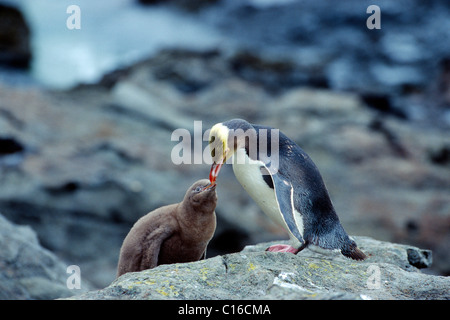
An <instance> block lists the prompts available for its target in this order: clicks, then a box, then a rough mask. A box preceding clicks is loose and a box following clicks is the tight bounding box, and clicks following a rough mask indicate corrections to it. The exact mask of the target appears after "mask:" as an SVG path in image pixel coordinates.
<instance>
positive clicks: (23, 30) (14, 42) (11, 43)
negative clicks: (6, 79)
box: [0, 4, 32, 69]
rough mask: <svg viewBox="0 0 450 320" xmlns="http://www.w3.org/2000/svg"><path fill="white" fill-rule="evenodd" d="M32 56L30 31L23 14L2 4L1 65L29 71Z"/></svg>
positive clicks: (0, 8) (0, 30) (0, 13)
mask: <svg viewBox="0 0 450 320" xmlns="http://www.w3.org/2000/svg"><path fill="white" fill-rule="evenodd" d="M31 56H32V53H31V45H30V30H29V27H28V24H27V22H26V21H25V19H24V17H23V15H22V13H21V12H20V11H19V10H18V9H16V8H14V7H11V6H8V5H5V4H0V65H4V66H7V67H13V68H25V69H27V68H28V67H29V65H30V62H31Z"/></svg>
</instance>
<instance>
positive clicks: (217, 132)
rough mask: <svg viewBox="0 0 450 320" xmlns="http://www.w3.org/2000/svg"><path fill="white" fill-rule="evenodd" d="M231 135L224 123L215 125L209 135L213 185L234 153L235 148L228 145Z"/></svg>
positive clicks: (210, 178) (210, 176) (210, 179)
mask: <svg viewBox="0 0 450 320" xmlns="http://www.w3.org/2000/svg"><path fill="white" fill-rule="evenodd" d="M229 133H230V129H229V128H228V127H227V126H225V125H223V123H217V124H215V125H214V126H213V127H212V128H211V131H210V133H209V148H210V150H211V157H212V159H213V164H212V166H211V171H210V172H209V181H211V184H215V182H216V178H217V176H218V175H219V171H220V169H221V168H222V165H223V164H224V163H225V162H226V161H227V159H228V158H229V157H231V156H232V155H233V153H234V148H230V146H229V145H228V137H229ZM231 150H233V151H231Z"/></svg>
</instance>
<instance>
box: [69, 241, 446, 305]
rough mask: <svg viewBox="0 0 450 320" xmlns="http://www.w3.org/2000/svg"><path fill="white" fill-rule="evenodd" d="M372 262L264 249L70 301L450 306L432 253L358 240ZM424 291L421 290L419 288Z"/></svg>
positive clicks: (150, 274) (131, 278)
mask: <svg viewBox="0 0 450 320" xmlns="http://www.w3.org/2000/svg"><path fill="white" fill-rule="evenodd" d="M356 241H357V242H358V245H359V246H360V247H361V248H362V250H365V252H366V253H368V254H369V256H370V257H369V259H367V260H366V261H365V262H354V261H351V260H348V259H346V258H344V257H342V256H340V255H332V256H323V255H321V254H316V253H314V252H312V251H310V250H309V249H306V250H305V251H304V252H301V253H300V254H299V255H293V254H289V253H288V254H286V253H271V252H265V251H264V250H265V248H267V247H268V246H269V245H270V244H273V243H265V244H259V245H257V246H251V247H247V248H245V249H244V250H243V251H242V252H240V253H234V254H227V255H223V256H217V257H214V258H211V259H207V260H203V261H199V262H194V263H185V264H172V265H165V266H159V267H157V268H155V269H151V270H146V271H142V272H137V273H128V274H125V275H123V276H121V277H120V278H118V279H117V280H115V281H114V282H113V283H112V284H111V285H110V286H108V287H107V288H105V289H102V290H99V291H91V292H88V293H85V294H82V295H79V296H74V297H71V299H95V300H97V299H189V300H199V299H200V300H202V299H231V300H234V299H237V300H242V299H244V300H248V299H258V300H263V299H270V300H291V299H292V300H303V299H322V300H330V299H333V300H334V299H344V300H372V299H381V300H392V299H401V300H408V299H416V300H417V299H423V300H428V299H430V300H431V299H449V298H450V294H449V292H448V288H449V286H450V279H449V278H448V277H442V276H431V275H426V274H423V273H421V272H418V271H417V270H418V269H416V267H414V266H412V264H411V263H414V264H416V265H419V264H418V260H416V259H415V258H413V257H420V258H419V260H420V261H422V262H425V263H427V262H429V261H428V258H427V257H428V256H429V252H428V251H423V250H420V249H417V248H414V247H408V246H402V245H397V244H391V243H383V242H380V241H377V240H373V239H371V238H366V237H361V238H357V239H356ZM417 283H420V284H421V285H420V286H418V285H417Z"/></svg>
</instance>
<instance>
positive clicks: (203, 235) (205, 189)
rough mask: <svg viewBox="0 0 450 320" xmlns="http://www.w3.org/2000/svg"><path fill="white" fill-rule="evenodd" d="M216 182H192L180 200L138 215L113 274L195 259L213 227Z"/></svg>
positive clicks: (123, 245)
mask: <svg viewBox="0 0 450 320" xmlns="http://www.w3.org/2000/svg"><path fill="white" fill-rule="evenodd" d="M216 204H217V195H216V184H211V183H210V182H209V180H207V179H203V180H199V181H197V182H195V183H194V184H193V185H192V186H191V187H190V188H189V189H188V190H187V192H186V195H185V196H184V199H183V201H182V202H180V203H176V204H171V205H167V206H163V207H160V208H158V209H155V210H153V211H151V212H150V213H148V214H147V215H145V216H143V217H141V218H140V219H139V220H138V221H137V222H136V223H135V224H134V226H133V227H132V228H131V230H130V232H129V233H128V235H127V236H126V237H125V240H124V241H123V244H122V248H121V249H120V256H119V264H118V267H117V277H119V276H120V275H122V274H124V273H127V272H135V271H141V270H145V269H151V268H154V267H156V266H158V265H161V264H170V263H178V262H191V261H198V260H200V259H203V258H205V255H206V247H207V245H208V243H209V240H211V238H212V237H213V235H214V231H215V229H216V214H215V212H214V210H215V208H216Z"/></svg>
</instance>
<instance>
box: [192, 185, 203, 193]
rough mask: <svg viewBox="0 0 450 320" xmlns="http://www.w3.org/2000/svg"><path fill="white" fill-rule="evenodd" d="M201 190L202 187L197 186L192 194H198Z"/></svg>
mask: <svg viewBox="0 0 450 320" xmlns="http://www.w3.org/2000/svg"><path fill="white" fill-rule="evenodd" d="M202 190H203V187H202V186H198V187H196V188H195V189H194V192H200V191H202Z"/></svg>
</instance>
